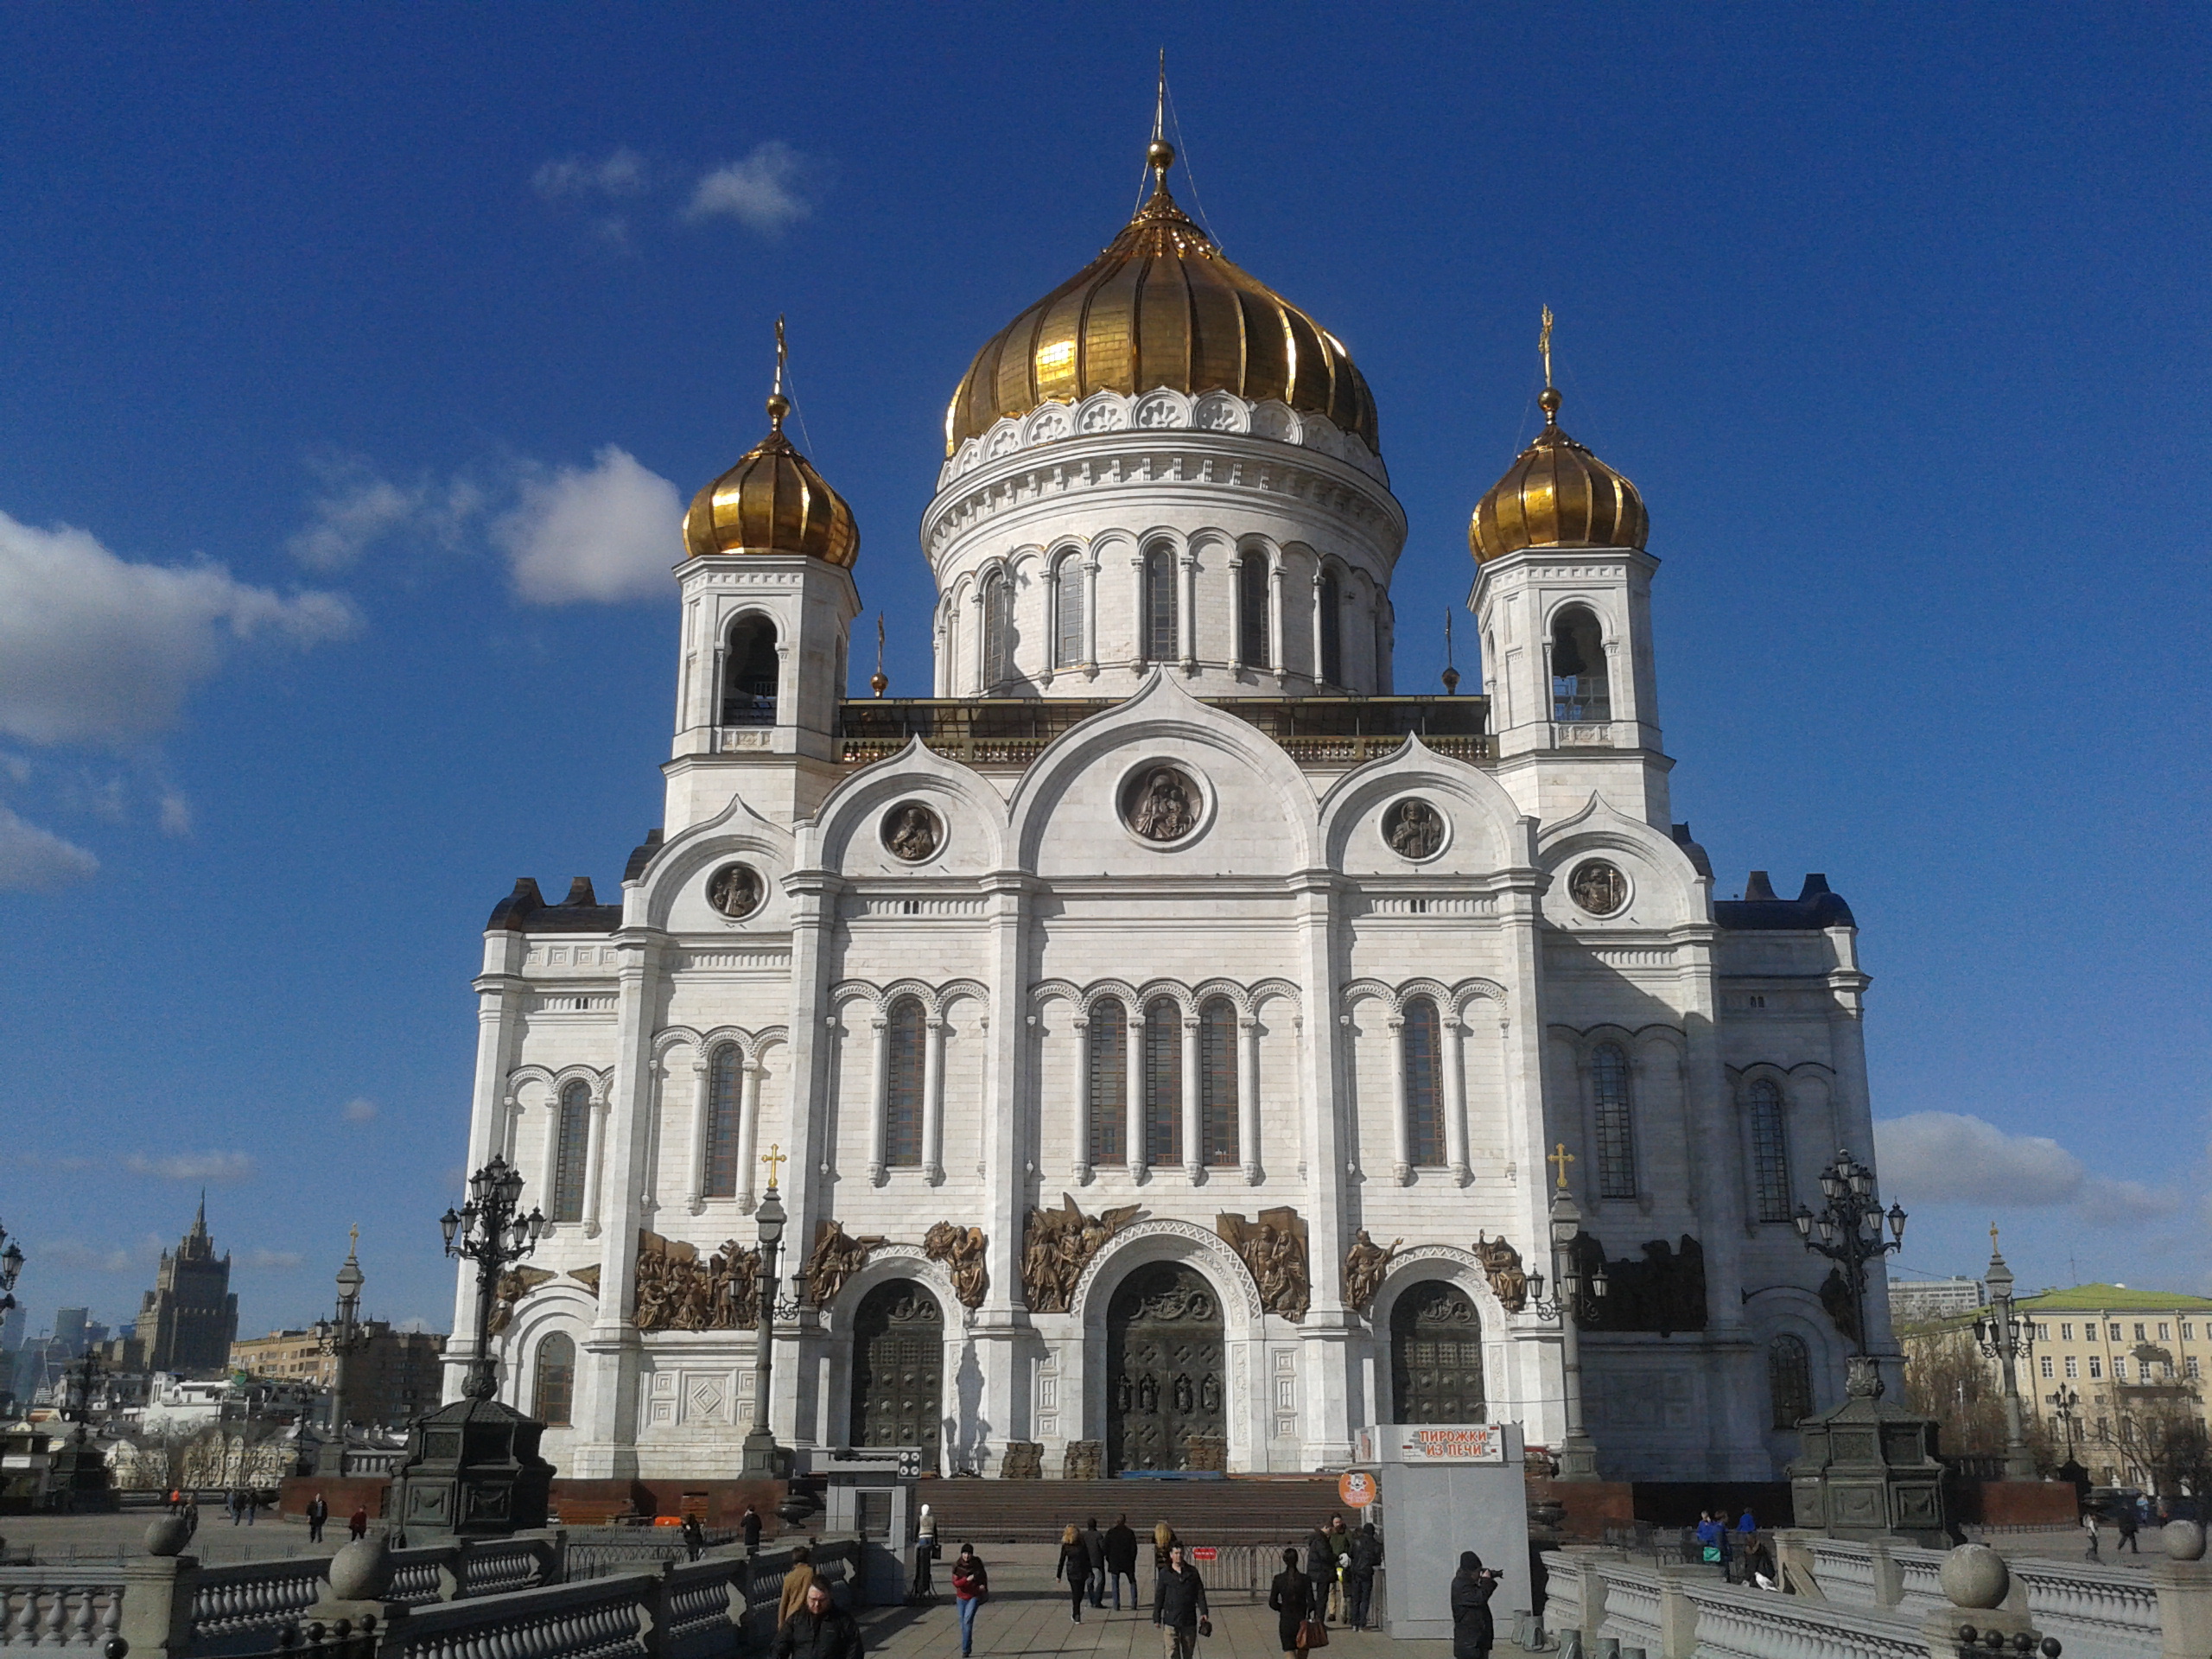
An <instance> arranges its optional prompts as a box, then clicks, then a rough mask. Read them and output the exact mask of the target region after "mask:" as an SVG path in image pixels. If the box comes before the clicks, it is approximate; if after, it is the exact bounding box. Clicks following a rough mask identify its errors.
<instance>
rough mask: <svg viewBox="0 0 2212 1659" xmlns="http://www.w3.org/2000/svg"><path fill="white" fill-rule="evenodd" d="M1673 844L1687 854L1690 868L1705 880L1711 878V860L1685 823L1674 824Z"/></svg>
mask: <svg viewBox="0 0 2212 1659" xmlns="http://www.w3.org/2000/svg"><path fill="white" fill-rule="evenodd" d="M1675 845H1676V846H1677V847H1679V848H1681V849H1682V851H1683V852H1684V853H1685V854H1686V855H1688V858H1689V861H1690V868H1692V869H1694V870H1695V871H1696V872H1697V873H1698V874H1700V875H1701V876H1703V877H1704V878H1705V879H1706V880H1708V881H1710V880H1713V861H1712V860H1711V859H1709V858H1707V856H1706V855H1705V849H1704V848H1702V847H1700V846H1699V845H1698V844H1697V838H1696V837H1695V836H1693V835H1691V834H1690V827H1689V825H1688V824H1687V823H1678V824H1676V825H1675Z"/></svg>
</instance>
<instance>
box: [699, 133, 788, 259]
mask: <svg viewBox="0 0 2212 1659" xmlns="http://www.w3.org/2000/svg"><path fill="white" fill-rule="evenodd" d="M809 170H810V169H809V168H808V164H807V162H806V160H805V158H804V156H800V155H799V153H798V151H797V150H795V149H792V148H791V146H790V145H789V144H785V143H780V142H779V141H778V140H776V139H773V138H771V139H769V140H767V141H766V143H760V144H755V145H754V146H753V149H752V152H751V153H750V154H749V155H747V156H744V157H743V158H741V160H738V161H734V162H727V163H725V164H724V165H722V166H721V167H718V168H715V170H714V171H713V172H711V173H709V174H708V175H705V176H704V177H703V178H702V179H701V180H700V181H699V182H698V183H697V184H696V186H694V187H693V188H692V191H691V201H690V206H689V207H686V208H685V209H684V210H683V216H684V218H686V219H690V220H692V221H694V222H695V223H696V221H698V220H700V219H718V218H728V219H735V220H737V221H738V222H739V223H740V224H741V225H743V226H746V227H747V229H749V230H753V231H757V232H760V234H761V235H763V236H774V235H777V234H778V233H779V232H782V231H783V230H784V229H785V227H786V226H789V225H791V224H792V223H793V222H794V221H796V220H798V219H804V218H805V217H806V216H807V215H808V214H809V213H812V212H813V211H814V207H813V204H811V203H810V202H809V201H808V200H806V198H805V197H804V195H802V194H800V188H801V185H802V183H803V182H804V179H805V176H806V175H807V173H808V171H809Z"/></svg>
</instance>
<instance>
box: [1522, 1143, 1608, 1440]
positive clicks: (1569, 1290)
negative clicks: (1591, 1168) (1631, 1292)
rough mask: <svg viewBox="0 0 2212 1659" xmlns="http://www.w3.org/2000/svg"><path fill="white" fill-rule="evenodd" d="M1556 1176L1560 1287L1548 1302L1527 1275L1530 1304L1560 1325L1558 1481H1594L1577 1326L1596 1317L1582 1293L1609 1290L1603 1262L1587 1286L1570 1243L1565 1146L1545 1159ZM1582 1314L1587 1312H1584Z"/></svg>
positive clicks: (1571, 1205)
mask: <svg viewBox="0 0 2212 1659" xmlns="http://www.w3.org/2000/svg"><path fill="white" fill-rule="evenodd" d="M1544 1161H1545V1162H1547V1163H1548V1164H1550V1165H1551V1166H1553V1168H1554V1170H1555V1171H1557V1172H1558V1177H1559V1180H1558V1185H1557V1186H1556V1187H1555V1188H1554V1191H1553V1192H1552V1208H1551V1246H1552V1277H1553V1281H1554V1283H1555V1284H1556V1285H1557V1286H1558V1287H1559V1294H1558V1296H1557V1297H1556V1298H1555V1299H1554V1300H1549V1301H1547V1300H1545V1298H1544V1275H1543V1274H1541V1273H1532V1274H1529V1303H1530V1306H1533V1307H1535V1310H1536V1312H1537V1313H1540V1314H1541V1315H1542V1316H1543V1317H1544V1318H1546V1319H1557V1320H1558V1321H1559V1326H1560V1371H1561V1374H1562V1379H1563V1383H1564V1387H1563V1389H1562V1390H1561V1391H1562V1393H1563V1394H1564V1395H1565V1405H1566V1409H1567V1433H1566V1437H1565V1438H1564V1439H1563V1440H1561V1441H1560V1449H1559V1478H1560V1479H1561V1480H1595V1479H1597V1478H1598V1448H1597V1446H1595V1445H1593V1444H1592V1441H1591V1439H1590V1437H1589V1435H1588V1434H1586V1433H1584V1432H1583V1427H1582V1340H1581V1332H1580V1325H1581V1323H1582V1321H1583V1319H1585V1318H1586V1317H1588V1316H1589V1314H1592V1313H1595V1311H1596V1310H1595V1308H1594V1306H1592V1303H1591V1302H1589V1301H1586V1300H1585V1292H1587V1293H1588V1294H1589V1296H1591V1297H1593V1298H1594V1297H1599V1296H1603V1295H1604V1294H1605V1292H1606V1290H1607V1289H1608V1286H1607V1284H1606V1281H1605V1263H1604V1262H1602V1261H1601V1262H1599V1263H1598V1264H1597V1266H1596V1268H1594V1269H1593V1270H1592V1273H1591V1274H1590V1276H1589V1278H1588V1280H1587V1281H1585V1280H1584V1278H1583V1274H1582V1265H1581V1263H1580V1262H1579V1261H1578V1260H1576V1257H1575V1249H1574V1241H1575V1240H1576V1239H1577V1238H1579V1237H1580V1236H1581V1234H1582V1211H1580V1209H1579V1208H1578V1207H1577V1206H1576V1205H1575V1202H1574V1198H1573V1195H1572V1194H1570V1193H1569V1192H1567V1166H1568V1165H1569V1164H1571V1163H1573V1161H1574V1154H1573V1153H1571V1152H1569V1151H1568V1150H1567V1146H1566V1143H1565V1142H1561V1143H1560V1146H1559V1147H1557V1148H1556V1149H1555V1150H1554V1152H1553V1154H1552V1155H1551V1156H1550V1157H1549V1158H1548V1159H1546V1160H1544ZM1586 1310H1587V1312H1586Z"/></svg>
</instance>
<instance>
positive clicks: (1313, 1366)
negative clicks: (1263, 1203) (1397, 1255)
mask: <svg viewBox="0 0 2212 1659" xmlns="http://www.w3.org/2000/svg"><path fill="white" fill-rule="evenodd" d="M1294 881H1295V885H1294V888H1293V894H1292V898H1293V903H1294V906H1295V912H1294V913H1295V915H1296V918H1297V927H1298V946H1299V956H1298V961H1299V973H1298V978H1299V997H1300V1011H1301V1014H1302V1018H1301V1019H1300V1023H1299V1037H1300V1042H1299V1066H1300V1071H1299V1078H1298V1095H1299V1101H1298V1104H1299V1109H1300V1117H1301V1118H1302V1119H1303V1121H1304V1124H1305V1135H1306V1148H1307V1154H1306V1192H1307V1198H1306V1229H1307V1238H1306V1245H1307V1249H1308V1250H1309V1252H1310V1255H1311V1259H1312V1262H1313V1306H1312V1308H1311V1309H1310V1310H1309V1311H1308V1312H1307V1313H1306V1322H1305V1324H1304V1325H1301V1326H1300V1327H1299V1332H1298V1342H1299V1348H1300V1353H1299V1359H1298V1370H1299V1382H1300V1395H1299V1398H1300V1411H1301V1415H1302V1418H1303V1424H1302V1428H1301V1431H1300V1433H1301V1438H1302V1439H1303V1441H1304V1445H1303V1446H1301V1447H1300V1453H1299V1455H1300V1461H1301V1464H1302V1465H1303V1466H1304V1467H1306V1468H1313V1467H1315V1466H1317V1465H1328V1464H1343V1463H1348V1462H1350V1461H1351V1450H1352V1448H1351V1427H1352V1424H1351V1416H1352V1408H1353V1405H1354V1403H1355V1399H1354V1396H1355V1389H1354V1384H1353V1379H1352V1364H1353V1361H1354V1357H1355V1355H1356V1351H1357V1344H1359V1342H1360V1341H1361V1340H1363V1331H1364V1327H1363V1325H1362V1323H1361V1321H1360V1319H1359V1318H1358V1316H1357V1314H1354V1313H1351V1312H1350V1311H1349V1310H1347V1309H1346V1308H1345V1306H1344V1288H1343V1281H1342V1277H1341V1275H1340V1274H1338V1263H1340V1262H1343V1260H1344V1240H1345V1238H1346V1236H1347V1234H1348V1231H1349V1228H1348V1224H1347V1217H1346V1208H1347V1205H1348V1200H1349V1196H1350V1194H1349V1189H1350V1187H1351V1182H1352V1180H1353V1179H1354V1173H1353V1171H1352V1168H1351V1154H1350V1151H1349V1149H1348V1148H1347V1147H1346V1146H1345V1144H1344V1128H1345V1124H1346V1121H1347V1114H1346V1112H1345V1109H1344V1103H1343V1093H1344V1052H1343V1050H1342V1048H1341V1046H1340V1044H1341V1042H1342V1039H1343V1027H1341V1026H1339V1025H1338V1004H1339V1000H1340V988H1339V985H1338V966H1337V964H1338V957H1337V955H1336V951H1335V950H1334V948H1333V941H1334V938H1335V935H1336V928H1335V914H1334V912H1335V908H1336V891H1335V878H1333V877H1332V876H1330V875H1328V874H1323V873H1319V872H1316V873H1313V874H1302V875H1300V876H1299V877H1297V878H1295V879H1294Z"/></svg>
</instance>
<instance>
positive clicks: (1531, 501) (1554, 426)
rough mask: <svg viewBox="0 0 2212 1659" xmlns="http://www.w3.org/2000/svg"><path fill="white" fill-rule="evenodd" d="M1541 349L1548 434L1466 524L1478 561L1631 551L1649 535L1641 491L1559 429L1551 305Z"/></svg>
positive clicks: (1546, 313)
mask: <svg viewBox="0 0 2212 1659" xmlns="http://www.w3.org/2000/svg"><path fill="white" fill-rule="evenodd" d="M1536 349H1537V351H1538V352H1539V353H1541V355H1542V357H1543V359H1544V391H1543V395H1542V396H1541V397H1539V398H1537V400H1536V401H1537V403H1538V404H1541V406H1542V408H1543V411H1544V429H1543V430H1542V431H1541V432H1539V433H1538V434H1536V441H1535V442H1534V443H1532V444H1530V445H1529V447H1528V448H1526V449H1523V450H1522V452H1521V454H1520V457H1519V459H1518V460H1516V461H1514V463H1513V465H1512V466H1511V467H1508V468H1507V469H1506V474H1505V476H1504V477H1503V478H1501V479H1499V480H1497V483H1496V484H1494V485H1492V486H1491V491H1490V493H1489V494H1487V495H1485V496H1484V497H1483V499H1482V501H1481V503H1480V504H1479V505H1478V506H1477V507H1476V508H1475V516H1474V517H1473V518H1472V519H1471V520H1470V521H1469V522H1468V524H1467V546H1468V548H1469V549H1470V550H1471V551H1472V552H1473V554H1474V556H1475V562H1476V563H1478V564H1484V563H1488V562H1489V561H1491V560H1492V559H1500V558H1503V557H1504V556H1506V555H1507V554H1508V553H1517V552H1519V551H1520V550H1522V548H1524V547H1632V548H1637V549H1641V548H1642V547H1643V543H1644V540H1645V538H1646V537H1649V534H1650V533H1651V520H1650V516H1649V514H1648V513H1646V512H1644V509H1643V497H1642V496H1641V495H1639V494H1638V493H1637V488H1636V486H1635V485H1633V484H1631V483H1630V482H1629V481H1628V480H1626V479H1625V478H1624V477H1622V476H1621V475H1620V474H1618V473H1617V472H1615V471H1614V470H1613V469H1612V468H1611V467H1608V466H1606V465H1605V462H1604V461H1600V460H1599V459H1598V457H1597V456H1595V455H1593V454H1591V453H1590V451H1589V450H1588V449H1586V448H1584V447H1583V446H1582V445H1581V444H1579V443H1577V442H1575V441H1574V440H1573V438H1570V437H1569V436H1567V434H1566V433H1565V432H1564V431H1562V430H1561V429H1560V423H1559V410H1560V403H1561V402H1562V401H1563V400H1562V399H1561V398H1560V395H1559V388H1558V387H1556V386H1554V385H1553V384H1552V308H1551V307H1549V306H1546V307H1545V308H1544V322H1543V331H1542V333H1541V334H1539V335H1538V336H1537V340H1536Z"/></svg>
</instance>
